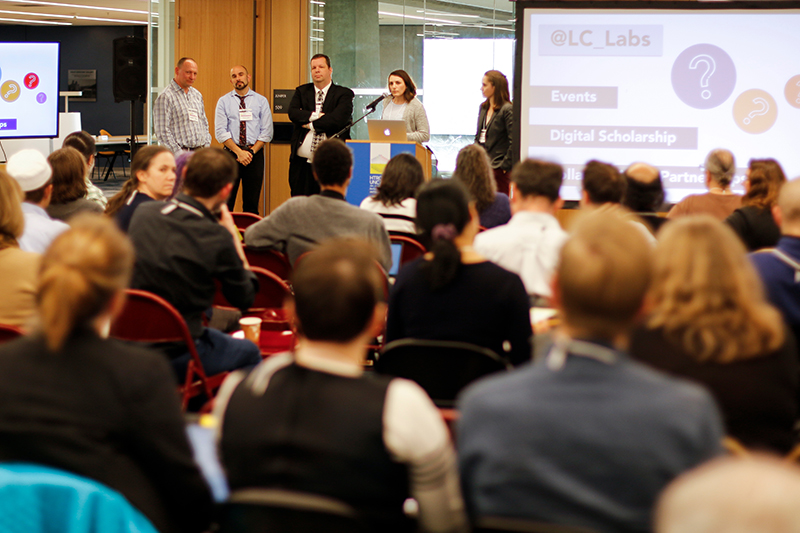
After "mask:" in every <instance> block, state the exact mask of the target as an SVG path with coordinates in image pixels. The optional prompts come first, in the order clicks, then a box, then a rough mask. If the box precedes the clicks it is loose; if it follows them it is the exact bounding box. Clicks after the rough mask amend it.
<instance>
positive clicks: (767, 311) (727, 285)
mask: <svg viewBox="0 0 800 533" xmlns="http://www.w3.org/2000/svg"><path fill="white" fill-rule="evenodd" d="M650 297H651V301H652V303H653V306H654V307H653V310H652V311H653V312H652V315H651V316H650V318H649V320H648V326H649V327H651V328H663V330H664V332H665V334H666V336H667V338H669V339H670V340H672V341H673V342H675V343H676V344H678V345H679V346H681V347H682V348H683V349H684V350H685V351H686V352H687V353H688V354H689V355H690V356H692V357H694V358H696V359H697V360H699V361H716V362H719V363H728V362H731V361H735V360H738V359H745V358H749V357H755V356H759V355H764V354H767V353H769V352H772V351H774V350H777V349H778V348H779V347H780V346H781V344H782V343H783V341H784V331H783V327H782V324H783V321H782V319H781V316H780V313H778V311H777V310H776V309H775V308H774V307H772V306H771V305H770V304H769V303H767V302H766V300H765V299H764V290H763V288H762V286H761V280H760V279H759V278H758V275H757V274H756V272H755V269H754V268H753V266H752V265H751V264H750V262H749V261H748V259H747V253H746V251H745V249H744V245H743V244H742V243H741V241H740V240H739V238H738V237H737V236H736V234H735V233H734V232H733V230H731V229H730V228H729V227H727V226H726V225H725V224H723V223H722V222H720V221H719V220H717V219H715V218H713V217H711V216H708V215H698V216H691V217H685V218H681V219H678V220H675V221H673V222H671V223H670V224H667V225H665V226H664V228H663V229H662V230H661V234H660V236H659V241H658V244H657V246H656V255H655V264H654V268H653V286H652V288H651V290H650Z"/></svg>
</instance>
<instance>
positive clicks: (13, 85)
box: [0, 80, 19, 102]
mask: <svg viewBox="0 0 800 533" xmlns="http://www.w3.org/2000/svg"><path fill="white" fill-rule="evenodd" d="M0 97H2V98H3V100H5V101H6V102H13V101H14V100H16V99H17V98H19V84H18V83H17V82H15V81H11V80H8V81H7V82H5V83H4V84H3V85H2V86H0Z"/></svg>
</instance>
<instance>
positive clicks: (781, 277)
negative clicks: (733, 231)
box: [750, 179, 800, 336]
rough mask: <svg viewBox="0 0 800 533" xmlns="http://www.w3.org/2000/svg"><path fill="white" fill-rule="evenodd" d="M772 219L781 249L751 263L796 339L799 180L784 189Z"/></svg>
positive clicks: (799, 319) (799, 320)
mask: <svg viewBox="0 0 800 533" xmlns="http://www.w3.org/2000/svg"><path fill="white" fill-rule="evenodd" d="M772 216H773V218H774V219H775V223H776V224H778V226H779V227H780V228H781V238H780V240H779V241H778V245H777V246H776V247H775V248H766V249H764V250H759V251H758V252H755V253H752V254H750V259H751V260H752V261H753V264H754V265H755V267H756V270H758V273H759V274H760V276H761V279H762V281H763V282H764V286H765V287H766V289H767V295H768V296H769V299H770V301H771V302H772V305H774V306H775V307H777V308H778V309H779V310H780V311H781V313H782V314H783V317H784V320H785V321H786V324H787V325H788V326H789V327H790V328H791V330H792V331H793V332H794V334H795V336H797V335H798V334H800V179H794V180H792V181H789V182H787V183H785V184H784V185H783V187H781V192H780V194H779V195H778V203H777V204H776V205H775V207H773V208H772Z"/></svg>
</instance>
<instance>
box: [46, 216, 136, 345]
mask: <svg viewBox="0 0 800 533" xmlns="http://www.w3.org/2000/svg"><path fill="white" fill-rule="evenodd" d="M132 268H133V247H132V246H131V244H130V241H129V240H128V239H127V238H126V237H125V236H124V235H123V234H122V233H121V232H120V231H119V229H117V227H116V225H115V224H114V222H113V221H111V220H109V219H107V218H105V217H100V216H96V215H95V216H92V215H80V216H77V217H75V218H74V219H73V220H72V222H71V229H69V230H67V231H65V232H64V233H62V234H61V235H59V236H58V237H57V238H56V239H55V240H54V241H53V243H52V244H51V245H50V247H49V248H48V249H47V251H46V252H45V254H44V256H43V257H42V266H41V270H40V275H39V288H38V291H37V306H38V309H39V315H40V318H41V328H42V332H43V334H44V336H45V338H46V340H47V346H48V348H49V349H50V350H52V351H53V352H58V351H59V350H60V349H61V348H62V347H63V346H64V343H65V342H66V340H67V338H68V337H69V336H70V334H71V333H72V332H73V331H76V330H77V329H78V328H90V329H94V330H95V331H97V332H98V333H102V331H103V330H105V328H107V327H108V326H109V324H110V323H111V319H112V318H113V316H114V315H115V314H116V313H118V312H119V311H120V310H121V309H122V305H123V303H124V290H125V288H126V287H127V285H128V282H129V281H130V277H131V272H132Z"/></svg>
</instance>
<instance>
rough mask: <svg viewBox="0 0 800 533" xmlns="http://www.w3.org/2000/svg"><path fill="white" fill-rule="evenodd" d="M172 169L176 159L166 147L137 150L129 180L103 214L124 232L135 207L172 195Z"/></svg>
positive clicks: (173, 169)
mask: <svg viewBox="0 0 800 533" xmlns="http://www.w3.org/2000/svg"><path fill="white" fill-rule="evenodd" d="M175 170H176V169H175V157H173V155H172V152H170V151H169V149H167V148H166V147H165V146H145V147H143V148H140V149H139V150H138V151H137V152H136V155H135V156H133V160H132V161H131V177H130V178H128V181H126V182H125V184H124V185H123V186H122V189H121V190H120V191H119V192H118V193H117V194H115V195H114V197H113V198H111V200H110V201H109V202H108V208H107V209H106V214H107V215H109V216H111V217H114V218H115V219H116V220H117V224H118V225H119V227H120V229H121V230H122V231H124V232H127V231H128V228H129V227H130V224H131V218H133V213H134V211H136V208H137V207H139V206H140V205H141V204H143V203H145V202H150V201H152V200H166V199H167V198H169V197H170V196H171V195H172V192H173V188H174V185H175Z"/></svg>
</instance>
